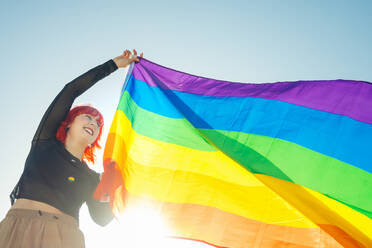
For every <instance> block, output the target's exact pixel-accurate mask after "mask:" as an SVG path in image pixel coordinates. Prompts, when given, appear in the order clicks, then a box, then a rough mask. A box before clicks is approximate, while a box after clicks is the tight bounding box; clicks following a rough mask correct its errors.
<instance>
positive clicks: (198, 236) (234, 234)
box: [114, 187, 363, 248]
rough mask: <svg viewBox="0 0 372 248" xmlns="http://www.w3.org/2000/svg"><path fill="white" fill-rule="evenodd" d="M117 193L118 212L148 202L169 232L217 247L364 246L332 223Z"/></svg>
mask: <svg viewBox="0 0 372 248" xmlns="http://www.w3.org/2000/svg"><path fill="white" fill-rule="evenodd" d="M116 196H117V197H116V198H115V202H114V206H116V207H118V209H116V210H119V212H121V211H124V209H125V208H124V207H123V206H124V205H125V206H126V207H128V208H138V207H139V206H146V207H149V206H151V208H152V209H155V210H157V212H158V213H159V214H160V215H161V216H162V217H163V219H164V221H165V222H166V224H167V226H168V227H170V229H171V230H172V233H169V236H171V237H182V238H185V239H191V240H197V241H198V240H199V241H203V242H205V243H208V244H212V245H213V246H216V247H234V248H243V247H244V248H245V247H263V248H265V247H309V248H310V247H335V248H336V247H363V246H362V245H361V244H360V243H359V242H357V241H356V240H354V239H353V238H352V237H350V236H349V235H347V234H346V233H345V232H343V231H342V230H341V229H340V228H338V227H335V226H332V225H320V228H298V227H289V226H280V225H274V224H267V223H264V222H260V221H256V220H252V219H248V218H244V217H242V216H238V215H235V214H232V213H229V212H226V211H222V210H219V209H217V208H213V207H208V206H202V205H197V204H187V203H169V202H158V201H154V200H151V199H149V198H148V197H141V196H136V195H132V194H130V193H129V192H127V191H126V190H125V189H124V192H122V191H121V187H120V188H118V190H117V192H116ZM119 201H120V202H119ZM124 201H125V204H124ZM116 210H114V212H116ZM330 234H331V235H330Z"/></svg>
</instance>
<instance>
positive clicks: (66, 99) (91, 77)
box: [32, 59, 118, 142]
mask: <svg viewBox="0 0 372 248" xmlns="http://www.w3.org/2000/svg"><path fill="white" fill-rule="evenodd" d="M116 69H118V66H117V65H116V63H115V62H114V61H113V60H112V59H110V60H109V61H107V62H106V63H103V64H101V65H99V66H96V67H95V68H93V69H91V70H89V71H87V72H86V73H84V74H83V75H81V76H79V77H77V78H76V79H74V80H73V81H71V82H70V83H68V84H66V85H65V87H64V88H63V89H62V91H61V92H60V93H59V94H58V95H57V96H56V98H55V99H54V100H53V102H52V103H51V104H50V106H49V107H48V109H47V111H46V112H45V114H44V116H43V118H42V119H41V122H40V124H39V127H38V128H37V130H36V133H35V136H34V138H33V140H32V141H33V142H36V141H38V140H43V139H49V138H52V137H55V135H56V133H57V129H58V127H59V125H60V124H61V122H62V121H63V120H64V119H65V117H66V115H67V114H68V112H69V110H70V108H71V105H72V103H73V102H74V100H75V98H77V97H78V96H80V95H81V94H82V93H84V92H85V91H86V90H87V89H89V88H90V87H92V86H93V85H94V84H95V83H96V82H98V81H99V80H101V79H102V78H104V77H106V76H108V75H109V74H110V73H112V72H114V71H115V70H116Z"/></svg>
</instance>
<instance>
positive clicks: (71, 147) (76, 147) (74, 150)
mask: <svg viewBox="0 0 372 248" xmlns="http://www.w3.org/2000/svg"><path fill="white" fill-rule="evenodd" d="M65 148H66V150H67V151H69V152H70V153H71V154H72V155H74V156H75V157H76V158H78V159H80V161H81V160H82V157H83V154H84V150H85V148H86V145H85V144H81V143H79V142H76V141H74V140H73V139H72V138H71V137H70V136H69V135H67V137H66V141H65Z"/></svg>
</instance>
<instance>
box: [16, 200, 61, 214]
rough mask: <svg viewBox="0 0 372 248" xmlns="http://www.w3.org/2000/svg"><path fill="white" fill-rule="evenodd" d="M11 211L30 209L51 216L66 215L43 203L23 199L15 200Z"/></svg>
mask: <svg viewBox="0 0 372 248" xmlns="http://www.w3.org/2000/svg"><path fill="white" fill-rule="evenodd" d="M12 209H30V210H40V211H45V212H49V213H53V214H61V215H67V214H65V213H63V212H62V211H61V210H59V209H57V208H55V207H53V206H51V205H49V204H46V203H44V202H39V201H34V200H29V199H25V198H19V199H17V200H16V202H15V203H14V204H13V206H12Z"/></svg>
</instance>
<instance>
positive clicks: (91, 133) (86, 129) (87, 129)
mask: <svg viewBox="0 0 372 248" xmlns="http://www.w3.org/2000/svg"><path fill="white" fill-rule="evenodd" d="M84 130H85V131H86V132H88V133H89V134H90V135H93V131H92V130H91V129H89V128H86V127H84Z"/></svg>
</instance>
